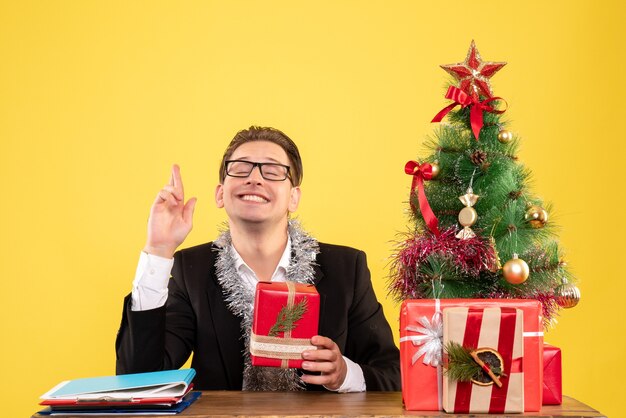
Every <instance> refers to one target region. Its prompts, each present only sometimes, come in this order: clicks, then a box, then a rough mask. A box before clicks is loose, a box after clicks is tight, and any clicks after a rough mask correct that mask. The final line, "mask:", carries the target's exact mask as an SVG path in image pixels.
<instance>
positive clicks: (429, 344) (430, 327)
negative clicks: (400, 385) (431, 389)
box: [405, 312, 443, 367]
mask: <svg viewBox="0 0 626 418" xmlns="http://www.w3.org/2000/svg"><path fill="white" fill-rule="evenodd" d="M417 322H418V323H419V324H420V325H421V327H418V326H415V325H409V326H407V327H406V328H405V330H406V331H412V332H417V333H418V334H421V335H415V336H412V337H411V342H412V343H413V345H414V346H416V347H417V346H419V347H420V348H419V350H417V352H416V353H415V354H413V357H412V358H411V364H415V363H416V362H417V360H419V358H420V357H421V356H424V360H422V361H423V363H424V364H426V365H427V366H428V365H430V366H433V367H437V366H439V365H440V364H441V355H442V350H443V346H442V342H441V339H442V337H443V322H442V319H441V312H435V314H434V315H433V317H432V319H431V320H430V321H429V320H428V318H426V317H425V316H422V317H420V318H419V319H418V321H417Z"/></svg>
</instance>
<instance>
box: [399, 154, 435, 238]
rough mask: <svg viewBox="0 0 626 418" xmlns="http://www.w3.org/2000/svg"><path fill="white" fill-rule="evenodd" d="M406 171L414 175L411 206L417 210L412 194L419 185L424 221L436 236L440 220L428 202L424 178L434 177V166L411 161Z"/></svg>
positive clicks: (419, 199)
mask: <svg viewBox="0 0 626 418" xmlns="http://www.w3.org/2000/svg"><path fill="white" fill-rule="evenodd" d="M404 172H405V173H406V174H409V175H411V176H413V182H412V183H411V194H410V195H409V202H410V203H411V208H412V209H413V210H415V206H414V205H413V201H411V196H412V195H413V193H415V187H416V186H417V192H418V193H417V198H418V201H419V205H420V212H421V213H422V217H423V218H424V221H426V225H427V226H428V229H430V231H431V232H432V233H433V234H435V235H436V236H439V234H440V232H439V228H438V226H439V220H438V219H437V217H436V216H435V214H434V212H433V210H432V209H431V208H430V204H428V199H427V198H426V192H425V191H424V180H430V179H432V178H433V166H432V165H430V163H423V164H420V163H418V162H417V161H409V162H407V163H406V165H405V166H404Z"/></svg>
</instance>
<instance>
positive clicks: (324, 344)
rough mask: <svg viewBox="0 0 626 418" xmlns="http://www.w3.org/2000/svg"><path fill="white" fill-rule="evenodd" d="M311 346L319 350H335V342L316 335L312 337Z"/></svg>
mask: <svg viewBox="0 0 626 418" xmlns="http://www.w3.org/2000/svg"><path fill="white" fill-rule="evenodd" d="M311 344H313V345H314V346H316V347H318V349H319V348H320V347H321V348H326V349H329V350H331V349H332V348H333V346H334V345H335V342H334V341H333V340H331V339H330V338H328V337H322V336H321V335H315V336H313V337H311Z"/></svg>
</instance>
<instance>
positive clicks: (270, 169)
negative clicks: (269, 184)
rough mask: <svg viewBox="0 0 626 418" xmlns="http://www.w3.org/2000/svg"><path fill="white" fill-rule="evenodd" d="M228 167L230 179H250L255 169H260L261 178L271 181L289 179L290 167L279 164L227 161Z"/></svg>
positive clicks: (227, 171)
mask: <svg viewBox="0 0 626 418" xmlns="http://www.w3.org/2000/svg"><path fill="white" fill-rule="evenodd" d="M224 166H225V167H226V175H228V176H230V177H239V178H245V177H248V176H249V175H250V174H251V173H252V170H254V167H259V171H260V172H261V177H263V178H264V179H265V180H270V181H285V180H287V178H289V166H288V165H283V164H278V163H256V162H254V161H245V160H227V161H224Z"/></svg>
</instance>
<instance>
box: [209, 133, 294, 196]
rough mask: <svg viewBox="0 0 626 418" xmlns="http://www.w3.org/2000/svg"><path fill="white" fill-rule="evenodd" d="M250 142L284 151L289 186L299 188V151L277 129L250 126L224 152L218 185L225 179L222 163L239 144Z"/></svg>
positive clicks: (238, 134)
mask: <svg viewBox="0 0 626 418" xmlns="http://www.w3.org/2000/svg"><path fill="white" fill-rule="evenodd" d="M251 141H267V142H273V143H274V144H276V145H279V146H280V147H281V148H282V149H283V150H284V151H285V153H286V154H287V157H289V162H290V163H291V165H290V168H289V173H290V177H291V184H292V185H293V186H299V185H300V183H302V159H301V158H300V151H298V147H297V146H296V144H295V143H294V142H293V141H292V140H291V139H290V138H289V137H288V136H287V135H285V134H284V133H283V132H281V131H279V130H278V129H274V128H266V127H260V126H251V127H249V128H248V129H244V130H241V131H239V132H237V135H235V137H234V138H233V140H232V141H230V144H228V147H227V148H226V151H224V156H223V157H222V164H220V183H224V179H225V178H226V167H225V166H224V162H225V161H226V160H229V159H230V157H231V156H232V155H233V153H234V152H235V150H236V149H237V148H239V146H240V145H241V144H245V143H246V142H251Z"/></svg>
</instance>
